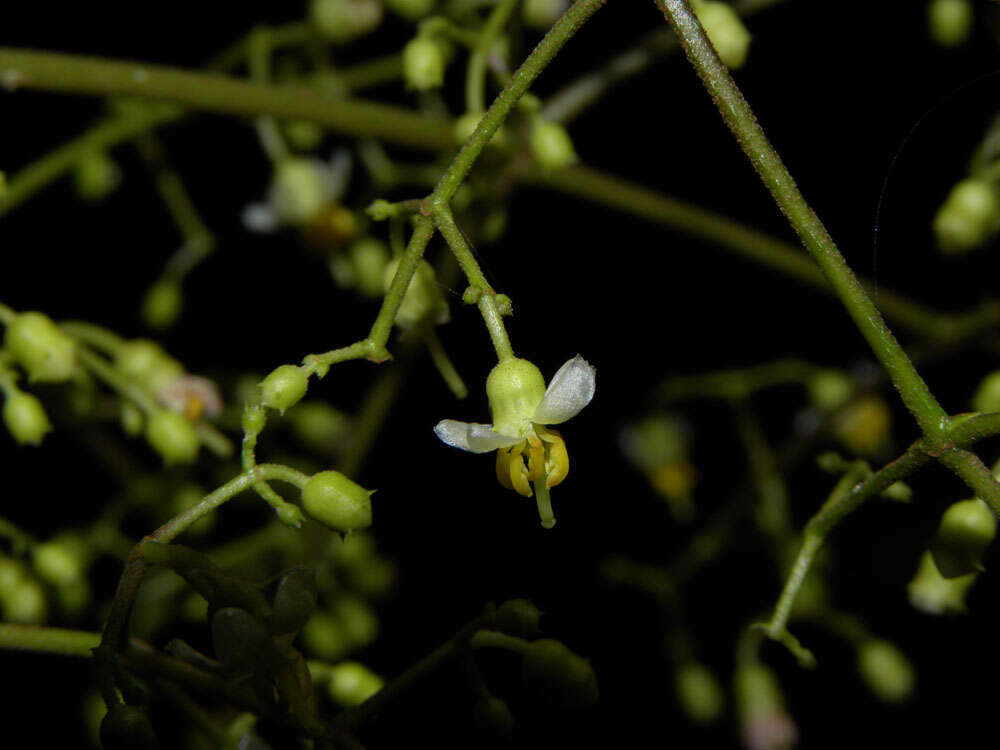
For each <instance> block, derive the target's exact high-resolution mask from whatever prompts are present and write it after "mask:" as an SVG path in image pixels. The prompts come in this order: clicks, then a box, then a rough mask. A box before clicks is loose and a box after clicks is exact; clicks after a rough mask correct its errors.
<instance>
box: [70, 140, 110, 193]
mask: <svg viewBox="0 0 1000 750" xmlns="http://www.w3.org/2000/svg"><path fill="white" fill-rule="evenodd" d="M119 182H121V170H119V169H118V165H117V164H115V162H114V161H113V160H112V158H111V157H110V156H108V153H107V152H106V151H88V152H87V153H86V154H84V156H82V157H81V158H80V159H79V160H78V161H77V162H76V165H75V166H74V167H73V186H74V187H75V188H76V194H77V195H79V196H80V197H81V198H83V200H85V201H91V202H97V201H100V200H103V199H104V198H106V197H107V196H108V195H109V194H110V193H111V192H112V191H113V190H114V189H115V188H116V187H118V183H119Z"/></svg>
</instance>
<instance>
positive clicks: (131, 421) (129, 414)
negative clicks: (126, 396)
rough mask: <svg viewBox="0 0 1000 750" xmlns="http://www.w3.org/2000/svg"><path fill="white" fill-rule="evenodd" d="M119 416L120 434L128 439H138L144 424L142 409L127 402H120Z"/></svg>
mask: <svg viewBox="0 0 1000 750" xmlns="http://www.w3.org/2000/svg"><path fill="white" fill-rule="evenodd" d="M119 415H120V419H119V421H120V422H121V426H122V432H124V433H125V434H126V435H128V436H129V437H138V436H139V435H141V434H142V428H143V426H145V424H146V418H145V417H144V416H143V414H142V409H140V408H139V407H138V406H136V405H135V404H133V403H131V402H129V401H122V404H121V409H120V411H119Z"/></svg>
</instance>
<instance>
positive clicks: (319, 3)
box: [309, 0, 382, 44]
mask: <svg viewBox="0 0 1000 750" xmlns="http://www.w3.org/2000/svg"><path fill="white" fill-rule="evenodd" d="M309 18H310V20H311V21H312V23H313V25H314V26H315V27H316V29H317V30H318V31H319V32H320V33H321V34H322V35H323V36H325V37H326V38H327V39H329V40H330V41H332V42H337V43H341V44H342V43H345V42H349V41H352V40H354V39H357V38H359V37H362V36H365V35H367V34H370V33H371V32H372V31H374V30H375V29H377V28H378V26H379V24H380V23H382V3H380V2H379V0H312V2H311V3H310V4H309Z"/></svg>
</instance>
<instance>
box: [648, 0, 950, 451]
mask: <svg viewBox="0 0 1000 750" xmlns="http://www.w3.org/2000/svg"><path fill="white" fill-rule="evenodd" d="M656 3H657V5H658V6H659V8H660V9H661V10H662V12H663V14H664V16H665V17H666V18H667V20H668V21H669V22H670V24H671V26H672V27H673V29H674V32H675V33H676V34H677V36H678V38H679V39H680V42H681V46H682V47H683V48H684V52H685V54H686V55H687V57H688V59H689V60H690V62H691V64H692V65H693V66H694V68H695V70H696V71H697V73H698V75H699V76H700V77H701V80H702V83H703V84H704V85H705V88H706V89H707V90H708V92H709V93H710V94H711V96H712V99H713V101H714V102H715V105H716V107H717V108H718V109H719V112H720V113H721V114H722V118H723V120H725V122H726V124H727V125H728V126H729V129H730V130H731V131H732V133H733V135H734V136H735V137H736V139H737V141H738V142H739V144H740V147H741V148H742V149H743V152H744V153H745V154H746V155H747V158H748V159H749V160H750V162H751V164H753V166H754V169H756V170H757V173H758V174H759V175H760V178H761V180H762V181H763V182H764V185H765V186H766V187H767V189H768V190H769V191H770V192H771V195H772V196H773V197H774V200H775V202H776V203H777V204H778V207H779V208H780V209H781V211H782V213H784V214H785V217H786V218H787V219H788V221H789V223H790V224H791V225H792V228H793V229H795V232H796V233H797V234H798V235H799V239H800V240H801V241H802V244H803V245H805V247H806V249H807V250H808V251H809V253H810V254H811V255H812V256H813V259H814V260H815V261H816V263H817V264H818V265H819V267H820V269H821V270H822V271H823V275H824V276H825V277H826V280H827V281H828V282H829V283H830V285H831V286H832V287H833V288H834V291H835V292H836V294H837V296H838V297H839V298H840V301H841V302H842V303H843V305H844V307H845V308H847V312H848V314H849V315H850V316H851V318H852V320H853V321H854V324H855V325H856V326H857V328H858V330H860V331H861V334H862V335H863V336H864V337H865V339H866V340H867V341H868V345H869V346H870V347H871V348H872V351H873V352H874V353H875V356H876V357H878V359H879V361H880V362H881V363H882V366H883V367H884V368H885V370H886V372H887V373H888V374H889V377H890V378H891V380H892V382H893V385H894V386H896V389H897V390H898V391H899V394H900V396H901V397H902V399H903V403H905V404H906V407H907V408H908V409H909V410H910V412H911V413H912V414H913V416H914V417H915V418H916V420H917V422H918V423H919V424H920V428H921V430H922V431H923V432H924V434H925V435H926V436H927V437H928V438H931V439H933V440H939V439H940V438H941V436H942V434H943V432H944V429H945V423H946V419H947V414H946V412H945V411H944V409H942V408H941V405H940V404H939V403H938V402H937V400H936V399H935V398H934V396H933V395H932V394H931V392H930V390H929V389H928V387H927V384H926V383H924V381H923V378H921V377H920V374H919V373H918V372H917V371H916V369H915V368H914V367H913V364H912V363H911V362H910V360H909V358H908V357H907V356H906V353H905V352H904V351H903V349H902V347H901V346H900V345H899V343H898V342H897V341H896V339H895V337H894V336H893V335H892V332H891V331H890V330H889V328H888V327H887V326H886V325H885V322H884V321H883V320H882V316H881V314H880V313H879V311H878V309H877V308H876V307H875V305H874V304H873V303H872V301H871V299H869V297H868V295H867V294H866V293H865V290H864V288H863V287H862V286H861V284H860V282H859V281H858V279H857V277H855V275H854V272H853V271H852V270H851V269H850V267H849V266H848V265H847V262H846V261H845V260H844V257H843V255H841V254H840V251H839V250H838V249H837V246H836V244H834V242H833V239H832V238H831V237H830V235H829V234H828V233H827V231H826V227H824V226H823V224H822V222H821V221H820V220H819V217H818V216H816V214H815V212H814V211H813V210H812V208H811V207H810V206H809V204H808V203H807V202H806V200H805V198H804V197H803V196H802V193H801V192H800V191H799V188H798V186H797V185H796V184H795V180H794V179H793V178H792V176H791V174H789V172H788V170H787V169H786V167H785V165H784V163H783V162H782V161H781V157H779V156H778V153H777V152H776V151H775V150H774V148H773V147H772V146H771V143H770V141H768V139H767V136H765V135H764V131H763V129H762V128H761V126H760V124H759V123H758V122H757V118H756V117H755V116H754V114H753V111H752V110H751V109H750V106H749V105H748V104H747V102H746V100H745V99H744V98H743V95H742V93H740V90H739V88H737V86H736V83H735V82H734V81H733V79H732V77H731V76H730V75H729V71H728V70H727V69H726V67H725V65H723V64H722V61H721V60H719V57H718V55H717V54H716V52H715V49H714V47H712V43H711V42H710V41H709V40H708V37H707V36H706V35H705V30H704V29H703V28H702V27H701V24H700V23H699V22H698V19H697V17H696V16H695V14H694V11H692V10H691V6H690V5H689V4H688V2H687V0H656Z"/></svg>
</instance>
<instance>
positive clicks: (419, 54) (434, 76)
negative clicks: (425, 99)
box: [403, 36, 447, 91]
mask: <svg viewBox="0 0 1000 750" xmlns="http://www.w3.org/2000/svg"><path fill="white" fill-rule="evenodd" d="M446 66H447V60H446V58H445V52H444V50H443V49H442V47H441V44H440V43H439V42H438V41H437V40H435V39H431V38H430V37H426V36H418V37H415V38H413V39H411V40H410V41H409V42H408V43H407V45H406V46H405V47H404V48H403V78H404V80H405V81H406V85H407V86H409V87H410V88H411V89H415V90H417V91H430V90H431V89H436V88H440V87H441V85H442V84H443V83H444V71H445V67H446Z"/></svg>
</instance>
